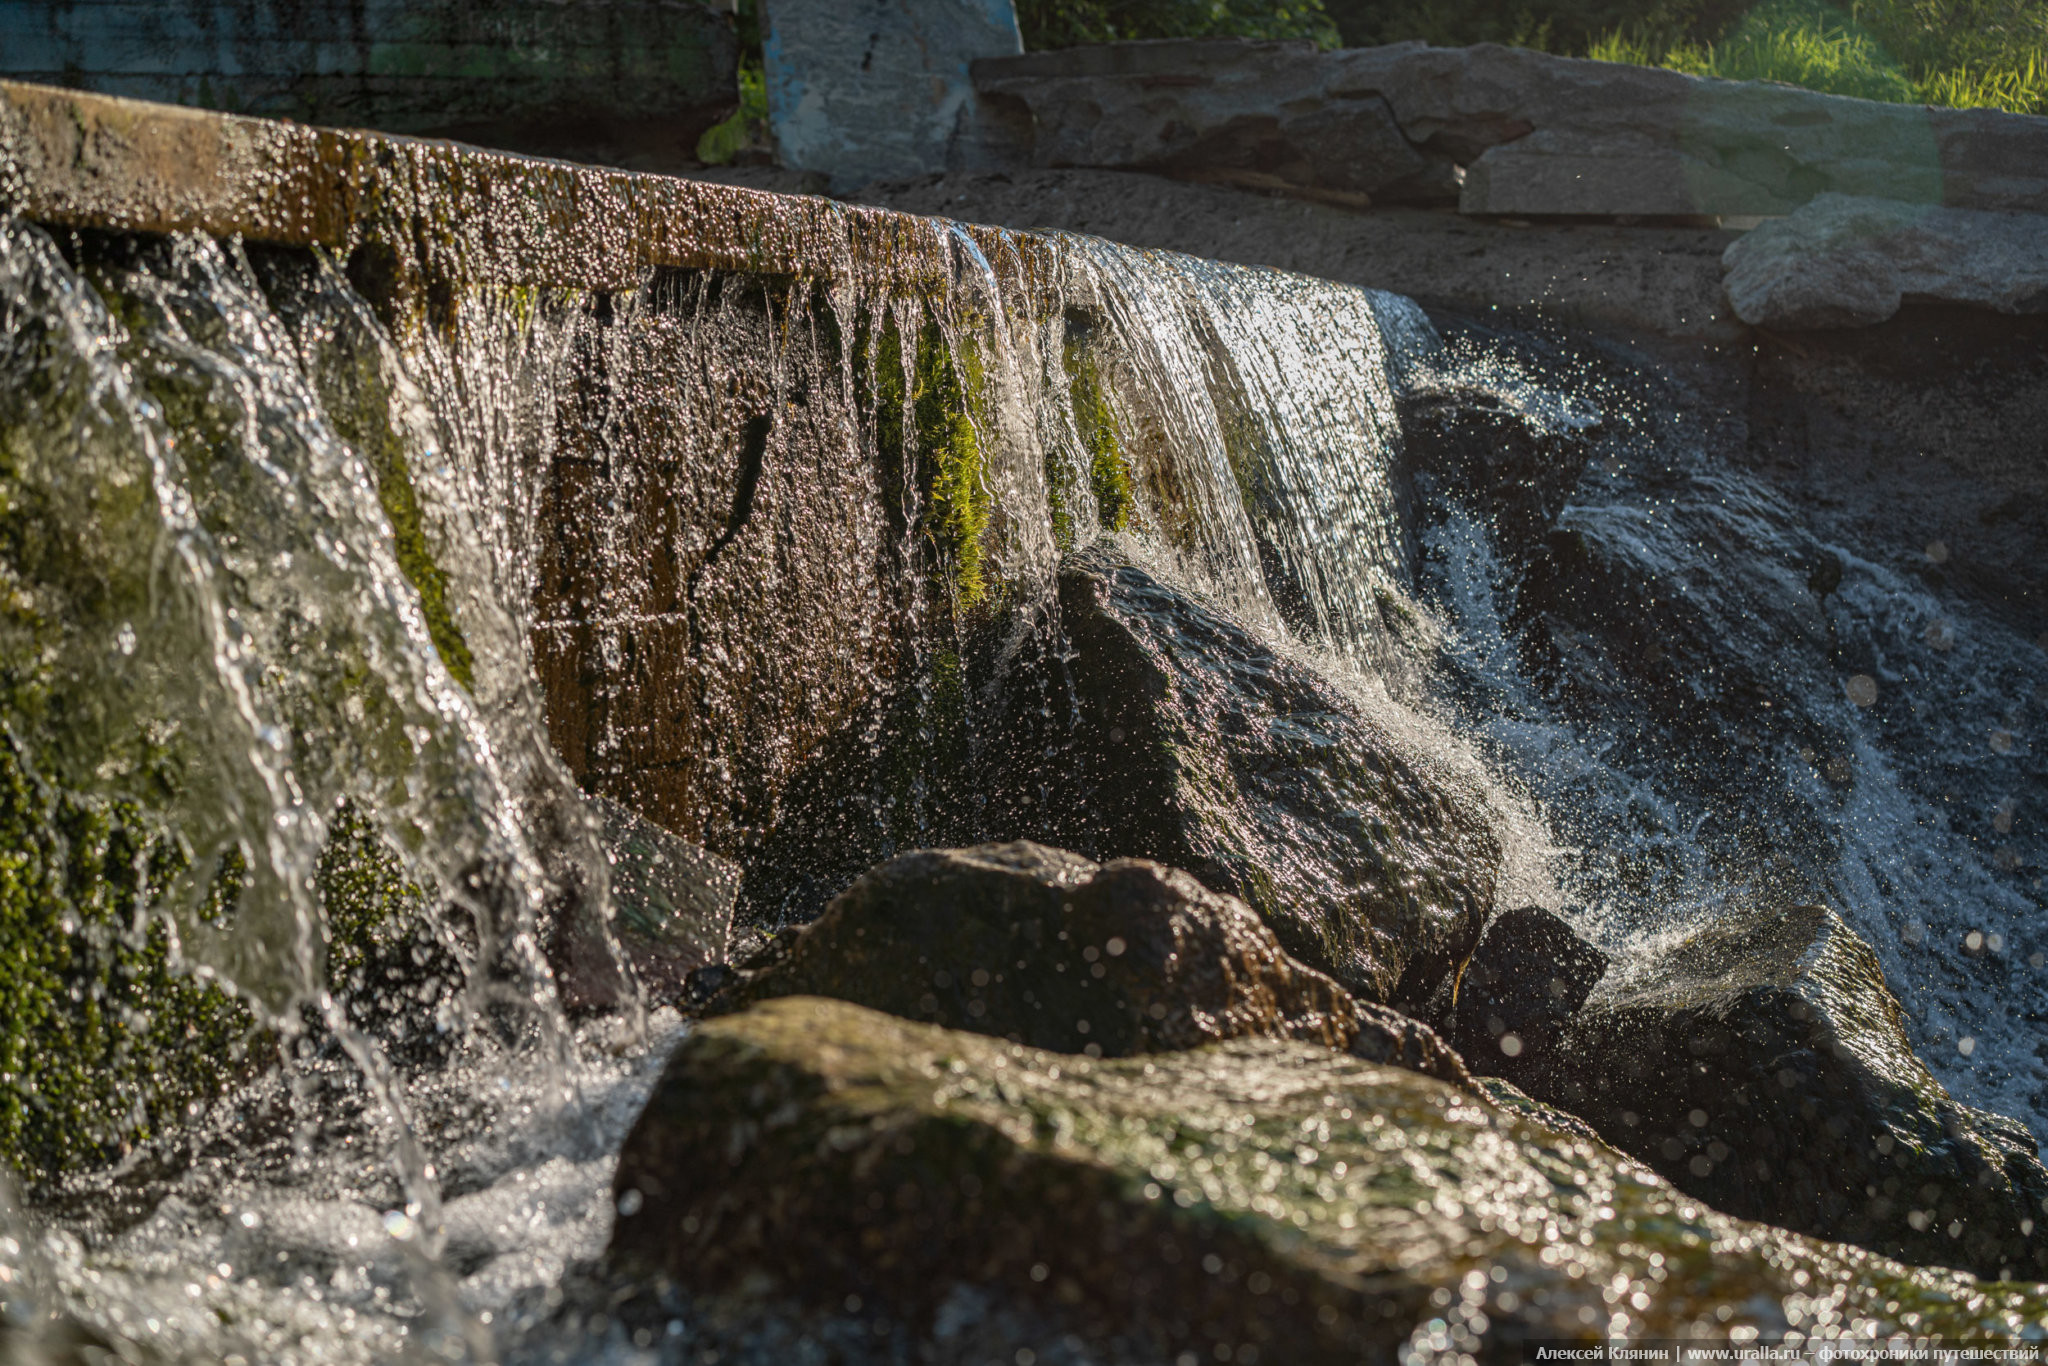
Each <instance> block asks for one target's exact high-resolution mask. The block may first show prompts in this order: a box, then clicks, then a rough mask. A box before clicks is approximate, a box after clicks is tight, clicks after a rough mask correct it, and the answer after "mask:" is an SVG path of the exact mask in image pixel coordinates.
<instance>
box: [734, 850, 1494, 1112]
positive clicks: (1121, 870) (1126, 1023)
mask: <svg viewBox="0 0 2048 1366" xmlns="http://www.w3.org/2000/svg"><path fill="white" fill-rule="evenodd" d="M797 995H811V996H833V997H837V998H839V999H841V1000H846V1001H853V1002H856V1003H858V1004H860V1005H864V1006H869V1007H871V1008H873V1009H876V1010H884V1011H887V1012H889V1013H890V1014H892V1015H900V1016H903V1017H905V1018H908V1019H915V1020H925V1021H930V1022H932V1023H935V1024H941V1025H945V1026H947V1027H948V1028H952V1029H968V1030H973V1031H974V1032H975V1033H978V1034H992V1035H996V1036H998V1037H1001V1038H1007V1039H1009V1040H1010V1041H1011V1042H1013V1043H1024V1044H1028V1045H1030V1046H1031V1047H1033V1048H1044V1049H1051V1050H1053V1051H1055V1052H1061V1053H1087V1054H1089V1055H1090V1056H1094V1057H1105V1056H1106V1057H1124V1056H1128V1055H1130V1054H1134V1053H1156V1052H1164V1051H1170V1050H1177V1049H1185V1048H1193V1047H1196V1046H1197V1045H1200V1044H1205V1043H1214V1042H1217V1041H1219V1040H1224V1039H1236V1038H1269V1039H1299V1040H1303V1041H1306V1042H1314V1043H1320V1044H1323V1045H1324V1046H1326V1047H1330V1048H1337V1049H1349V1050H1350V1051H1352V1052H1354V1053H1356V1054H1358V1055H1359V1056H1360V1057H1365V1058H1369V1059H1372V1060H1374V1061H1379V1062H1388V1063H1393V1064H1395V1065H1398V1066H1403V1067H1410V1068H1413V1069H1415V1070H1417V1071H1422V1072H1427V1073H1429V1074H1431V1075H1433V1076H1437V1077H1440V1078H1442V1079H1444V1080H1447V1081H1464V1082H1469V1080H1470V1078H1469V1077H1468V1076H1467V1075H1466V1072H1465V1067H1464V1064H1463V1063H1462V1062H1460V1061H1459V1060H1458V1057H1457V1055H1456V1054H1455V1053H1453V1052H1451V1050H1450V1049H1449V1048H1447V1047H1446V1046H1445V1045H1444V1043H1443V1041H1442V1040H1441V1039H1439V1038H1437V1036H1436V1034H1435V1032H1434V1031H1433V1030H1431V1029H1430V1028H1429V1027H1428V1026H1427V1025H1424V1024H1421V1023H1419V1022H1417V1021H1414V1020H1410V1019H1408V1018H1406V1017H1405V1016H1402V1015H1400V1014H1398V1013H1397V1012H1395V1011H1392V1010H1389V1009H1387V1008H1385V1007H1383V1006H1367V1005H1361V1004H1360V1003H1358V1002H1357V1001H1355V1000H1353V999H1352V996H1351V993H1349V992H1347V991H1345V990H1344V989H1343V988H1342V987H1340V986H1338V985H1337V984H1336V983H1335V982H1333V981H1331V980H1330V979H1329V978H1328V977H1325V976H1324V975H1323V974H1322V973H1320V972H1316V971H1315V970H1313V969H1311V968H1306V967H1303V966H1302V965H1301V964H1299V963H1297V962H1295V961H1294V960H1293V959H1291V958H1289V957H1288V956H1287V953H1286V951H1285V950H1283V949H1282V948H1281V947H1280V944H1279V941H1278V940H1276V939H1275V938H1274V937H1273V932H1272V931H1271V930H1269V929H1267V928H1266V926H1265V925H1264V924H1262V923H1261V922H1260V921H1259V918H1258V917H1257V916H1255V915H1253V914H1252V912H1251V911H1250V910H1249V909H1248V908H1247V907H1246V906H1245V905H1244V903H1243V902H1241V901H1239V900H1238V899H1237V898H1236V897H1231V896H1221V895H1218V894H1217V893H1215V892H1212V891H1210V890H1209V889H1207V888H1206V887H1204V886H1202V885H1201V884H1200V883H1199V882H1197V881H1195V879H1193V878H1192V877H1189V876H1188V875H1187V874H1186V873H1183V872H1180V871H1178V870H1176V869H1172V868H1162V867H1161V866H1159V865H1158V864H1156V863H1148V862H1145V861H1143V860H1140V859H1120V860H1118V861H1116V862H1114V863H1110V864H1108V865H1106V866H1098V865H1097V864H1095V863H1093V862H1091V861H1090V860H1088V859H1085V858H1082V857H1081V856H1080V855H1078V854H1070V853H1067V852H1065V851H1063V850H1058V849H1048V848H1045V847H1044V846H1042V845H1036V844H1030V843H1026V842H1021V841H1020V842H1018V843H1015V844H990V845H982V846H980V847H978V848H974V849H939V850H924V851H920V852H918V853H913V854H905V855H903V856H902V857H900V858H896V859H892V860H890V861H889V862H888V863H885V864H883V865H882V866H881V867H879V868H876V869H874V870H873V871H871V872H869V873H868V874H867V875H866V876H864V877H862V878H861V879H860V880H859V881H858V882H856V883H854V885H853V886H852V887H850V888H848V889H847V890H846V892H844V893H843V894H841V895H840V896H839V897H838V898H837V899H836V900H834V901H833V902H832V904H831V905H830V906H829V907H827V909H826V911H825V914H824V915H823V916H821V917H820V918H819V919H818V920H817V921H815V922H814V923H813V924H811V925H810V926H809V927H808V928H806V929H805V930H804V931H803V932H802V933H801V934H799V935H796V936H794V937H793V938H791V939H790V940H788V941H787V942H786V943H784V944H782V945H781V946H779V947H778V949H777V950H776V952H775V955H774V958H773V960H772V961H771V962H769V963H767V964H766V965H765V966H763V967H761V968H760V969H759V970H757V971H755V972H752V973H750V974H748V975H745V976H743V977H742V978H741V980H739V981H737V982H735V983H733V984H732V985H731V986H729V987H727V988H726V989H725V990H724V991H723V992H721V993H720V995H719V996H718V997H717V998H716V999H715V1000H714V1001H713V1002H712V1003H711V1005H710V1010H711V1013H713V1014H725V1013H729V1012H732V1011H735V1010H740V1009H743V1008H745V1007H746V1006H749V1005H752V1004H754V1003H755V1002H757V1001H762V1000H767V999H770V998H773V997H780V996H797Z"/></svg>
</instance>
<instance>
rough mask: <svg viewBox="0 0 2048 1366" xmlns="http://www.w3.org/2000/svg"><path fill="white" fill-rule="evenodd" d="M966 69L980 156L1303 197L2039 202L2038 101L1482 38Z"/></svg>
mask: <svg viewBox="0 0 2048 1366" xmlns="http://www.w3.org/2000/svg"><path fill="white" fill-rule="evenodd" d="M974 78H975V82H976V85H977V88H979V89H980V90H981V91H982V92H983V94H984V96H985V97H986V99H987V100H988V101H989V103H990V106H991V108H992V109H993V110H995V111H996V112H997V113H1000V114H1001V116H1002V117H1001V118H1000V119H994V118H992V119H991V120H990V121H989V125H988V128H989V134H988V136H989V137H990V139H991V141H990V147H991V155H992V156H1004V157H1008V158H1009V159H1010V160H1011V161H1012V162H1013V163H1015V164H1017V165H1020V166H1021V165H1029V166H1040V167H1058V166H1088V167H1101V168H1105V169H1126V170H1153V171H1164V172H1167V173H1169V174H1174V175H1180V176H1184V177H1194V178H1200V177H1201V176H1203V175H1207V176H1208V177H1210V178H1216V177H1218V176H1219V174H1223V173H1228V172H1231V171H1239V172H1242V171H1247V170H1249V171H1256V172H1259V173H1261V174H1263V175H1264V176H1265V177H1266V178H1267V179H1268V180H1269V181H1270V182H1271V188H1277V189H1282V190H1286V191H1289V192H1292V193H1298V194H1303V195H1305V196H1308V197H1319V196H1327V195H1330V194H1334V193H1354V194H1355V193H1364V194H1368V195H1373V196H1376V197H1379V198H1382V199H1384V200H1387V201H1388V202H1394V201H1407V202H1439V201H1441V202H1452V201H1455V202H1456V203H1457V205H1458V207H1459V208H1461V209H1462V210H1463V211H1464V212H1466V213H1472V214H1495V215H1512V216H1517V217H1531V216H1567V215H1601V216H1633V215H1641V216H1654V217H1660V218H1672V217H1676V218H1695V217H1718V216H1750V215H1775V214H1783V213H1789V212H1790V211H1792V210H1793V209H1796V208H1797V207H1799V206H1800V205H1801V204H1804V203H1805V202H1807V201H1808V200H1810V199H1812V198H1813V197H1814V196H1816V195H1819V194H1825V193H1830V192H1833V193H1845V194H1862V195H1872V194H1885V195H1889V196H1891V197H1894V198H1903V199H1908V200H1911V201H1914V202H1922V203H1929V204H1946V205H1949V206H1952V207H1958V208H1971V209H1989V210H2021V211H2029V212H2043V211H2048V118H2037V117H2032V116H2026V115H2018V114H2005V113H2000V112H1996V111H1991V110H1981V109H1971V110H1958V109H1933V108H1926V107H1922V106H1918V105H1897V104H1880V103H1876V102H1873V101H1869V100H1855V99H1847V98H1844V97H1841V96H1835V95H1822V94H1816V93H1814V92H1812V91H1807V90H1799V89H1796V88H1794V87H1791V86H1784V85H1778V84H1774V83H1765V82H1739V81H1722V80H1709V79H1704V78H1701V77H1696V76H1688V75H1684V74H1681V73H1679V72H1675V71H1665V70H1660V69H1655V68H1648V67H1635V66H1625V65H1621V64H1617V63H1611V62H1596V61H1590V60H1586V59H1582V58H1572V57H1555V56H1551V55H1549V54H1546V53H1539V52H1531V51H1528V50H1526V49H1521V48H1508V47H1501V46H1498V45H1496V44H1479V45H1477V46H1473V47H1469V48H1433V47H1427V46H1425V45H1423V44H1421V43H1398V44H1392V45H1389V46H1386V47H1375V48H1355V49H1349V50H1345V51H1341V52H1318V51H1316V50H1315V49H1314V48H1312V47H1311V46H1309V45H1308V44H1305V43H1263V44H1259V43H1235V42H1223V41H1217V40H1190V41H1184V42H1182V41H1175V42H1161V43H1128V44H1112V45H1108V46H1104V47H1096V48H1076V49H1070V50H1067V51H1062V52H1049V53H1032V54H1029V55H1027V56H1024V57H1015V58H1006V59H1001V60H985V61H982V62H978V63H977V64H976V65H975V69H974ZM1460 176H1462V183H1461V182H1460V179H1459V177H1460ZM1224 178H1227V174H1224Z"/></svg>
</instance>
